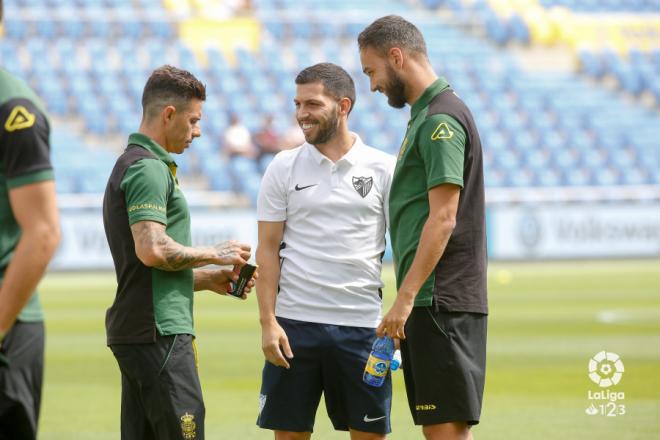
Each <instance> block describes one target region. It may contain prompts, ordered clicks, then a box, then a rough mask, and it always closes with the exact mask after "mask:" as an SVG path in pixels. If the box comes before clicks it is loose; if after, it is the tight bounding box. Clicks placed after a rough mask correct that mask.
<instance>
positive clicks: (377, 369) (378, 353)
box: [362, 336, 394, 387]
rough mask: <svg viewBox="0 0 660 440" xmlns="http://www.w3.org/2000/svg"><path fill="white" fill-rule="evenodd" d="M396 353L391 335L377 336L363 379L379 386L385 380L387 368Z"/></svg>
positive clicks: (369, 383)
mask: <svg viewBox="0 0 660 440" xmlns="http://www.w3.org/2000/svg"><path fill="white" fill-rule="evenodd" d="M393 355H394V341H393V340H392V338H390V337H389V336H383V337H380V338H376V340H375V341H374V345H373V346H372V347H371V353H370V354H369V359H367V365H365V367H364V375H363V376H362V380H363V381H364V382H365V383H367V384H368V385H371V386H374V387H379V386H381V385H383V383H384V382H385V378H386V377H387V370H389V369H390V362H391V361H392V356H393Z"/></svg>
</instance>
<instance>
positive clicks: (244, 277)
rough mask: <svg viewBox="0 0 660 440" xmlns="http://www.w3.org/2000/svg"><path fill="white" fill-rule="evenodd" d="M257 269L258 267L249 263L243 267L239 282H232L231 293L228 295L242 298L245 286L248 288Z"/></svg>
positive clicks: (239, 274)
mask: <svg viewBox="0 0 660 440" xmlns="http://www.w3.org/2000/svg"><path fill="white" fill-rule="evenodd" d="M257 267H258V266H255V265H252V264H249V263H248V264H246V265H245V266H243V267H241V271H240V272H239V273H238V281H236V282H233V281H232V283H231V292H227V293H228V294H230V295H232V296H235V297H237V298H241V297H242V296H243V291H244V290H245V286H247V283H248V282H249V281H250V279H251V278H252V275H254V271H255V270H257Z"/></svg>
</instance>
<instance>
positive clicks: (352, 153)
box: [305, 131, 364, 165]
mask: <svg viewBox="0 0 660 440" xmlns="http://www.w3.org/2000/svg"><path fill="white" fill-rule="evenodd" d="M350 134H351V137H353V145H352V146H351V149H350V150H348V152H347V153H346V154H344V155H343V156H342V157H341V158H340V159H339V160H338V161H337V164H340V163H342V162H347V163H348V164H349V165H355V163H356V162H357V159H358V156H359V154H360V152H361V151H362V150H363V147H364V143H363V142H362V139H361V138H360V136H359V135H358V134H357V133H353V132H352V131H351V132H350ZM305 149H306V150H307V151H308V152H309V154H311V155H312V158H313V159H314V161H315V162H316V163H318V164H319V165H320V164H321V163H323V161H324V160H327V161H328V162H331V163H332V161H331V160H330V159H329V158H328V157H327V156H326V155H324V154H323V153H321V152H320V151H319V150H318V149H317V148H316V147H315V146H314V145H312V144H310V143H307V142H305Z"/></svg>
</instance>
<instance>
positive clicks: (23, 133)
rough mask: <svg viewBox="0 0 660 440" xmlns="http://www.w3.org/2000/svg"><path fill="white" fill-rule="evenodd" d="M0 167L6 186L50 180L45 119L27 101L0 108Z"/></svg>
mask: <svg viewBox="0 0 660 440" xmlns="http://www.w3.org/2000/svg"><path fill="white" fill-rule="evenodd" d="M0 124H1V125H0V163H1V164H2V166H3V168H4V172H5V174H6V177H7V186H8V187H9V188H15V187H18V186H22V185H26V184H29V183H34V182H38V181H42V180H51V179H52V178H53V171H52V170H53V167H52V165H51V162H50V145H49V141H48V139H49V134H50V127H49V125H48V120H47V119H46V117H45V115H44V114H43V113H42V112H41V111H40V110H39V109H38V108H37V107H36V106H35V105H34V104H33V103H32V102H31V101H30V100H28V99H25V98H16V99H12V100H9V101H7V102H5V103H4V104H2V106H0Z"/></svg>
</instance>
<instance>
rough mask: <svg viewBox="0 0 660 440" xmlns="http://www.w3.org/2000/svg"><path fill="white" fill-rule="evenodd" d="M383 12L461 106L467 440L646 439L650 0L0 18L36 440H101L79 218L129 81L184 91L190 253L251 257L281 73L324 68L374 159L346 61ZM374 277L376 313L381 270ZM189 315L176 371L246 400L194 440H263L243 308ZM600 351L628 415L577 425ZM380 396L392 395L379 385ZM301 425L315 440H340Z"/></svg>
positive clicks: (91, 5)
mask: <svg viewBox="0 0 660 440" xmlns="http://www.w3.org/2000/svg"><path fill="white" fill-rule="evenodd" d="M387 14H399V15H402V16H404V17H406V18H407V19H409V20H411V21H412V22H414V23H415V24H416V25H417V26H418V27H419V28H420V30H421V31H422V33H423V34H424V36H425V38H426V42H427V46H428V51H429V58H430V59H431V61H432V63H433V65H434V66H435V68H436V71H437V72H438V73H439V74H441V75H443V76H445V77H446V78H447V79H448V81H449V83H450V84H451V85H452V87H453V88H454V89H455V90H456V92H457V93H458V94H459V95H460V96H461V97H462V98H463V99H464V100H465V102H466V103H467V105H468V106H469V107H470V109H471V110H472V112H473V114H474V117H475V120H476V123H477V126H478V128H479V131H480V134H481V138H482V144H483V147H484V157H485V162H484V168H485V170H484V171H485V179H486V192H487V196H486V201H487V223H488V239H489V243H488V245H489V256H490V259H491V262H492V264H491V271H490V275H489V282H490V292H491V304H492V305H493V311H494V312H498V313H494V314H493V317H492V321H491V323H492V325H493V326H492V333H491V336H490V337H491V341H492V342H491V344H490V346H489V362H490V365H491V369H490V370H489V371H490V373H489V374H491V376H490V377H491V380H490V382H489V385H488V386H490V390H491V394H489V393H488V388H487V394H486V396H487V397H486V399H487V403H488V402H489V400H488V399H491V400H490V403H491V404H490V406H488V405H487V406H486V409H487V410H488V408H490V410H489V411H490V412H487V413H486V414H485V416H486V420H487V421H488V422H489V423H487V424H485V427H484V428H483V429H485V431H482V432H484V434H485V435H483V437H482V438H503V439H504V438H507V439H511V438H523V436H524V437H527V436H529V435H530V433H533V432H539V433H540V434H539V435H538V436H537V438H564V437H565V436H566V433H572V434H568V438H597V437H598V438H617V439H619V438H650V437H649V436H653V435H654V434H653V433H655V434H656V435H657V432H659V431H660V426H659V422H658V418H657V414H659V413H660V404H659V403H658V396H659V395H660V383H659V382H658V379H657V371H658V368H660V351H659V349H658V347H660V324H658V322H660V275H659V274H660V264H658V263H660V260H659V257H660V0H362V1H359V2H355V1H349V0H308V1H305V2H300V1H295V0H225V1H222V0H10V1H5V19H4V23H3V26H2V31H1V32H2V38H1V39H0V65H2V67H3V68H5V69H7V70H9V71H10V72H12V73H15V74H16V75H18V76H19V77H22V78H23V79H25V80H26V81H28V83H29V84H30V85H31V86H32V87H33V88H34V89H35V90H36V92H37V93H38V94H39V95H40V96H41V97H42V98H43V100H44V102H45V104H46V107H47V109H48V111H49V112H50V115H51V117H52V157H53V162H54V167H55V172H56V181H57V190H58V196H59V204H60V208H61V213H62V229H63V231H62V232H63V241H62V244H61V246H60V249H59V251H58V254H57V256H56V258H55V260H54V261H53V263H52V264H51V274H50V276H49V277H47V278H46V281H45V282H44V286H43V290H44V292H46V293H50V294H51V295H50V296H49V295H47V294H44V295H42V298H43V300H44V302H45V305H46V311H47V313H48V318H49V321H48V322H47V323H48V325H49V331H51V333H50V334H51V340H50V345H49V348H48V350H49V362H50V364H49V365H51V366H52V367H51V369H50V370H47V375H51V376H50V377H51V380H50V381H49V380H48V376H47V382H46V386H47V389H46V390H47V391H50V393H48V392H47V394H46V397H45V399H46V400H45V402H46V410H45V411H44V418H45V419H44V420H45V422H44V423H45V428H44V429H45V430H42V433H43V438H48V439H50V438H116V437H117V434H116V429H117V428H118V404H119V402H118V394H117V392H118V387H119V384H118V382H117V380H118V379H117V378H118V375H117V372H116V371H115V370H116V366H115V365H114V360H113V359H112V356H111V355H110V354H109V351H107V350H106V349H104V347H103V345H104V342H103V323H102V321H103V310H104V308H106V307H107V306H108V305H109V304H110V302H111V301H112V297H113V295H114V280H113V275H112V274H111V273H110V272H109V270H111V269H112V260H111V258H110V254H109V252H108V249H107V244H106V241H105V237H104V234H103V225H102V219H101V200H102V193H103V191H104V188H105V184H106V181H107V178H108V176H109V174H110V170H111V168H112V166H113V164H114V161H115V159H116V157H117V156H118V155H119V154H120V153H121V151H122V149H123V148H124V147H125V144H126V140H127V137H128V134H129V133H131V132H134V131H136V130H137V128H138V126H139V122H140V118H141V104H140V99H141V93H142V89H143V86H144V84H145V82H146V79H147V78H148V76H149V74H150V73H151V71H152V70H153V69H154V68H156V67H158V66H160V65H162V64H166V63H167V64H173V65H175V66H177V67H181V68H185V69H187V70H189V71H191V72H192V73H194V74H195V75H196V76H197V77H198V78H200V79H201V80H202V81H203V82H205V83H206V85H207V96H208V98H207V102H206V104H205V106H204V117H203V120H202V137H201V138H199V139H196V140H195V141H194V142H193V144H192V147H191V148H190V149H188V150H187V151H186V152H185V153H184V154H183V155H179V156H176V157H175V160H176V161H177V163H178V165H179V176H180V181H181V187H182V189H183V190H184V192H185V193H186V196H187V198H188V201H189V204H190V205H191V209H192V221H193V235H194V237H193V241H194V242H195V244H211V243H214V242H218V241H221V240H225V239H227V238H239V239H242V240H245V241H248V242H250V243H251V244H252V245H253V246H255V245H256V220H255V212H254V204H255V201H256V197H257V192H258V188H259V183H260V179H261V175H262V173H263V171H264V170H265V168H266V166H267V165H268V163H269V161H270V160H271V159H272V158H273V155H274V154H276V153H277V152H278V151H279V150H281V149H286V148H292V147H294V146H296V145H298V144H299V143H301V142H302V141H303V140H304V139H303V138H302V133H301V132H300V130H299V128H298V126H297V123H296V122H295V120H294V118H293V114H294V107H293V103H292V100H293V95H294V91H295V84H294V78H295V76H296V74H297V73H298V72H299V71H300V70H301V69H303V68H304V67H307V66H309V65H311V64H314V63H316V62H321V61H331V62H335V63H337V64H339V65H341V66H343V67H344V68H345V69H346V70H348V71H349V73H351V75H352V76H353V78H354V80H355V81H356V84H357V87H358V95H357V102H356V107H355V111H354V112H353V113H352V114H351V117H350V119H349V125H350V126H351V128H352V130H354V131H355V132H357V133H358V134H360V136H361V137H362V139H363V140H364V141H365V142H366V143H368V144H370V145H373V146H375V147H377V148H380V149H382V150H384V151H387V152H390V153H393V154H396V152H397V151H398V147H399V145H400V143H401V141H402V138H403V134H404V131H405V125H406V122H407V120H408V117H409V110H408V109H404V110H395V109H392V108H390V107H389V106H388V105H387V103H386V99H385V98H384V97H383V96H381V95H377V94H372V93H370V92H369V89H368V81H367V78H366V77H365V76H364V75H363V74H362V72H361V67H360V62H359V57H358V50H357V44H356V38H357V35H358V33H359V32H360V31H361V30H362V29H363V28H364V27H365V26H366V25H368V24H369V23H371V22H372V21H373V20H374V19H376V18H378V17H380V16H382V15H387ZM386 258H387V261H389V260H390V258H391V257H390V254H389V253H388V255H387V256H386ZM593 260H597V261H593ZM518 262H520V263H518ZM91 270H94V271H98V270H101V271H102V272H101V273H96V272H94V273H90V272H89V271H91ZM81 271H85V273H83V272H81ZM53 272H59V273H53ZM385 272H386V273H385V279H386V282H388V283H389V284H390V285H389V287H388V291H387V295H386V302H389V301H391V299H392V297H393V294H394V290H393V288H392V286H391V284H392V282H393V279H392V277H391V267H389V266H388V267H387V268H386V271H385ZM205 301H208V300H206V299H202V300H201V301H200V305H197V306H196V307H197V308H201V311H200V312H199V313H198V315H197V316H198V318H199V321H198V328H199V329H200V330H199V331H200V334H202V335H206V336H209V337H208V338H207V339H206V341H207V342H206V344H208V345H207V346H206V352H207V353H208V356H209V358H210V359H213V360H214V362H209V363H207V364H206V365H207V367H204V366H203V365H204V364H202V367H200V374H202V377H203V379H204V378H205V380H203V383H205V384H206V386H207V387H208V388H209V389H211V390H215V388H216V387H217V388H218V390H219V391H218V392H219V393H220V395H221V396H222V393H223V392H227V390H228V389H229V390H233V391H232V392H235V393H237V394H230V396H232V397H231V401H232V402H235V403H238V402H242V401H245V400H246V399H247V401H248V402H251V401H252V400H254V402H255V403H254V405H253V404H250V405H247V406H246V408H245V409H244V413H245V418H241V417H240V416H236V418H233V417H232V416H231V415H228V414H227V413H226V411H220V410H217V411H218V412H217V413H213V411H214V410H213V409H210V410H209V411H210V414H211V415H213V414H215V419H214V418H213V417H210V419H211V420H215V422H212V423H217V426H216V428H215V429H216V430H215V431H213V427H212V429H211V432H214V433H216V434H213V437H212V438H230V439H232V438H244V439H246V438H268V437H267V435H266V433H263V432H261V433H258V431H257V430H256V428H254V427H253V426H252V424H253V421H254V420H253V419H254V417H253V415H254V414H256V413H255V412H254V411H255V408H256V392H257V390H258V382H259V371H260V362H261V358H260V356H261V354H260V350H259V346H260V342H259V340H260V339H259V330H258V325H257V321H256V306H255V304H254V299H250V304H249V305H248V306H244V307H243V306H242V305H240V304H239V305H236V304H238V303H230V304H229V305H226V306H225V305H224V304H226V303H227V302H228V301H225V300H224V299H223V300H222V304H223V306H222V307H227V309H223V310H225V311H224V312H219V313H220V315H221V316H222V317H223V318H224V319H225V321H223V322H221V323H218V322H217V321H216V319H218V316H219V315H218V314H216V310H215V307H218V306H217V302H216V300H211V301H210V302H205ZM207 307H208V308H207ZM241 307H242V308H241ZM196 313H197V312H196ZM539 329H541V330H539ZM537 330H538V331H539V332H540V333H536V331H537ZM624 333H625V334H626V335H627V336H626V337H624V336H623V334H624ZM214 335H215V336H214ZM227 335H232V336H235V337H236V338H237V339H236V340H237V341H241V342H242V343H241V344H237V345H236V347H234V348H233V349H231V350H234V349H235V350H238V349H239V348H241V349H243V350H244V351H231V353H232V356H234V358H232V359H233V360H232V361H231V362H230V363H229V365H230V366H231V370H230V369H229V366H225V367H224V369H222V370H217V371H216V370H208V369H207V370H205V369H204V368H223V367H222V366H218V365H216V362H215V360H216V359H217V360H218V361H219V363H220V364H224V363H226V356H225V355H224V354H223V353H225V352H224V351H223V350H224V348H223V349H221V348H219V347H217V346H215V345H214V344H215V343H216V342H217V341H218V340H219V339H218V338H221V337H223V336H224V337H226V336H227ZM585 335H590V336H591V339H589V338H587V337H586V336H585ZM214 337H215V338H216V339H214ZM241 338H243V339H241ZM525 338H527V339H525ZM204 340H205V339H204V338H200V346H201V352H202V353H203V352H204ZM222 341H223V344H227V341H226V339H222ZM608 344H609V345H608ZM220 345H222V344H220ZM605 345H608V346H609V347H610V349H611V350H615V351H617V350H618V352H619V354H620V355H621V356H622V359H624V362H625V361H626V359H630V361H629V363H628V364H627V365H629V364H630V362H633V361H634V362H637V363H634V364H632V365H635V366H636V367H638V368H637V370H636V371H637V376H636V380H637V382H632V380H633V379H632V377H633V376H632V375H633V373H629V374H628V375H627V378H628V380H629V381H631V382H629V384H636V385H629V388H628V390H633V392H632V394H633V399H634V398H635V397H634V396H635V395H636V396H637V398H638V399H640V400H639V401H638V403H639V402H641V403H639V404H640V406H639V408H638V410H637V411H636V412H635V411H633V414H632V415H629V417H628V418H627V419H626V418H623V420H624V421H625V424H620V425H615V424H614V421H613V420H614V419H612V418H601V419H599V421H597V422H595V421H594V420H595V418H590V419H588V420H587V419H585V417H587V416H585V415H584V408H585V407H586V406H587V405H588V403H589V402H588V401H587V400H586V399H585V393H586V392H587V390H588V389H589V387H590V381H589V379H588V378H587V375H586V368H587V367H586V366H587V361H588V360H589V358H590V357H591V356H593V355H594V354H595V353H596V352H598V351H600V350H603V349H605V348H606V347H605ZM239 346H240V347H239ZM232 347H233V346H232ZM245 347H251V350H246V349H245ZM216 356H217V357H216ZM626 356H627V357H626ZM209 364H213V367H209V366H208V365H209ZM513 365H515V366H516V367H515V368H514V369H512V366H513ZM523 365H524V367H523ZM553 366H554V367H553ZM555 367H556V369H555ZM47 368H48V367H47ZM239 370H240V371H243V370H244V371H245V374H244V375H243V376H240V377H238V376H236V375H237V374H238V371H239ZM633 370H634V368H633ZM654 370H655V372H654V373H651V372H652V371H654ZM92 371H93V372H96V373H97V374H92V375H90V374H91V372H92ZM100 372H102V374H101V373H100ZM216 374H217V375H221V376H222V377H224V378H225V379H222V380H221V379H219V378H218V376H216ZM546 374H547V375H550V377H554V378H555V379H546V381H545V382H544V383H545V385H546V388H543V387H540V386H539V387H537V388H535V387H534V386H531V388H530V382H528V381H525V380H524V379H530V381H536V380H539V378H540V377H542V375H546ZM553 375H554V376H553ZM576 375H577V376H579V377H580V379H579V380H578V379H576V377H577V376H576ZM108 377H109V379H108ZM545 377H546V378H547V377H548V376H545ZM591 385H593V384H591ZM624 385H625V384H624ZM395 386H396V390H398V391H399V392H401V393H402V392H403V389H402V387H401V383H400V378H397V379H396V380H395ZM48 387H50V388H48ZM234 387H238V388H236V389H234ZM241 387H242V388H241ZM562 387H565V388H562ZM635 387H636V388H635ZM564 389H565V390H566V391H565V392H564V391H560V390H564ZM241 390H243V391H244V392H245V394H241V393H242V392H243V391H241ZM635 392H636V393H637V394H635ZM85 396H93V397H95V398H96V399H95V400H92V401H91V402H92V403H90V400H89V399H88V398H87V397H85ZM98 396H104V398H103V399H100V398H99V397H98ZM206 396H207V398H208V399H210V401H211V403H213V402H215V401H214V400H213V399H215V398H214V397H213V394H212V393H209V392H206ZM225 396H226V394H225ZM548 396H552V397H548ZM59 399H66V400H64V401H61V400H59ZM217 399H218V401H217V403H218V404H219V405H220V406H221V407H224V408H225V410H226V408H227V403H226V400H225V399H224V398H222V397H218V398H217ZM562 399H563V400H562ZM644 399H646V400H644ZM399 400H400V402H399V403H396V402H395V410H396V411H398V412H396V416H395V422H397V421H398V420H399V419H398V418H400V420H401V421H400V424H399V426H402V427H403V426H405V428H399V429H403V433H402V431H401V430H399V433H398V436H397V435H395V436H394V437H393V438H395V439H408V438H417V437H418V436H417V435H414V434H413V433H417V431H416V430H412V428H411V423H410V420H409V416H407V415H406V411H407V409H406V408H405V402H404V399H403V395H402V394H401V395H400V399H399ZM61 402H67V403H68V402H76V403H75V404H74V403H71V405H72V406H67V405H61V404H60V403H61ZM85 402H87V403H85ZM553 402H554V403H557V402H559V403H557V405H554V404H553ZM633 402H634V401H633ZM397 405H398V406H397ZM571 405H573V406H571ZM49 408H50V411H49V410H48V409H49ZM633 408H635V407H634V406H633ZM58 411H59V412H58ZM553 411H560V413H561V414H562V417H564V419H562V420H563V428H564V430H563V431H562V430H557V429H553V427H551V426H550V425H549V424H548V423H547V422H544V420H545V418H544V417H545V416H546V415H549V413H550V412H553ZM561 411H564V412H563V413H562V412H561ZM635 413H636V416H637V417H638V418H635V417H636V416H635ZM241 414H242V413H241ZM319 418H320V419H324V418H325V416H323V417H319ZM521 419H526V420H531V422H529V423H528V424H525V423H523V424H522V425H520V423H521ZM619 419H621V417H620V418H619ZM619 419H616V420H617V423H619V422H618V420H619ZM81 421H84V422H85V424H86V425H87V427H86V428H85V429H82V428H80V422H81ZM606 422H607V423H609V422H612V423H609V424H607V423H606ZM232 423H233V424H234V425H236V426H234V425H232ZM321 423H322V422H321ZM604 423H605V424H604ZM622 423H623V422H622ZM560 424H561V423H560ZM514 425H515V426H516V427H518V428H519V431H515V430H514V431H513V433H511V431H510V430H511V429H512V427H513V426H514ZM76 426H77V427H76ZM227 426H233V428H231V429H229V431H228V430H227V429H228V428H227ZM246 426H247V427H246ZM322 426H324V427H323V428H321V431H320V432H321V434H320V435H319V438H343V436H337V437H334V436H333V435H334V434H331V433H329V432H330V429H329V428H328V427H327V424H326V425H322ZM489 427H490V428H489ZM324 429H325V431H324ZM570 429H575V430H577V431H571V430H570ZM324 432H328V433H326V434H323V433H324ZM477 432H479V431H477ZM76 433H77V434H76ZM395 434H396V427H395ZM323 435H326V436H325V437H324V436H323ZM572 435H574V436H572ZM562 436H564V437H562ZM592 436H593V437H592Z"/></svg>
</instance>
